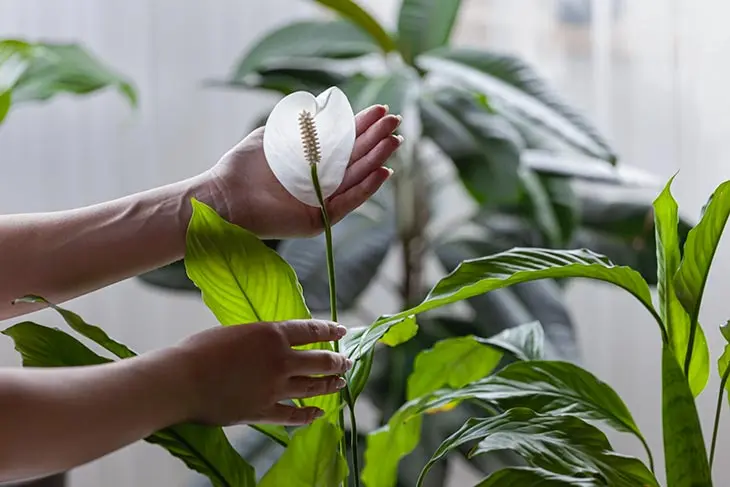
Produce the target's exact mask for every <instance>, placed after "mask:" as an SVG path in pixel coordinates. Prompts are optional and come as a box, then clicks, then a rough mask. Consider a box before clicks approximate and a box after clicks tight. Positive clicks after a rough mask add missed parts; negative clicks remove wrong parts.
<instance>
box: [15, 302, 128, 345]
mask: <svg viewBox="0 0 730 487" xmlns="http://www.w3.org/2000/svg"><path fill="white" fill-rule="evenodd" d="M16 301H17V302H24V303H39V304H44V305H46V306H48V307H50V308H51V309H53V310H54V311H56V312H58V314H60V315H61V317H62V318H63V319H64V321H65V322H66V324H67V325H68V326H70V327H71V329H72V330H74V331H76V332H77V333H79V334H80V335H83V336H85V337H86V338H88V339H89V340H92V341H94V342H96V343H97V344H99V345H100V346H102V347H104V348H105V349H106V350H108V351H110V352H111V353H113V354H114V355H116V356H117V357H119V358H131V357H134V356H136V355H137V354H136V353H135V352H133V351H132V350H130V349H129V347H127V346H126V345H123V344H121V343H119V342H117V341H115V340H113V339H112V338H110V337H109V335H107V334H106V332H105V331H104V330H102V329H101V328H99V327H98V326H94V325H90V324H88V323H87V322H86V321H84V319H83V318H82V317H81V316H79V315H77V314H76V313H74V312H73V311H69V310H67V309H64V308H62V307H60V306H56V305H55V304H53V303H50V302H49V301H48V300H46V299H45V298H42V297H41V296H34V295H29V296H24V297H22V298H20V299H17V300H16Z"/></svg>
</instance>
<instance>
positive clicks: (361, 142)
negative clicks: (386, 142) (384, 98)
mask: <svg viewBox="0 0 730 487" xmlns="http://www.w3.org/2000/svg"><path fill="white" fill-rule="evenodd" d="M401 121H403V119H402V118H401V116H400V115H386V116H385V117H383V118H381V119H380V120H378V121H377V122H375V123H374V124H373V125H371V126H370V128H368V129H367V130H366V131H365V132H364V133H363V134H362V135H359V136H358V137H357V139H356V140H355V146H354V147H353V149H352V155H351V156H350V164H351V165H352V164H355V163H357V160H358V159H360V158H361V157H363V156H364V155H366V154H367V153H368V152H370V151H371V150H373V147H375V146H376V145H378V143H380V141H382V140H383V139H385V138H386V137H388V136H389V135H390V134H392V133H393V131H394V130H395V129H397V128H398V125H400V123H401Z"/></svg>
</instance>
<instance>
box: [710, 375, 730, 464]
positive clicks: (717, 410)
mask: <svg viewBox="0 0 730 487" xmlns="http://www.w3.org/2000/svg"><path fill="white" fill-rule="evenodd" d="M729 375H730V367H728V368H727V370H725V373H724V374H723V376H722V380H721V381H720V392H719V393H718V394H717V407H716V408H715V425H714V426H713V427H712V446H711V447H710V468H712V461H713V460H714V459H715V446H717V430H718V428H719V427H720V413H721V412H722V396H723V394H724V393H725V384H726V383H727V379H728V376H729Z"/></svg>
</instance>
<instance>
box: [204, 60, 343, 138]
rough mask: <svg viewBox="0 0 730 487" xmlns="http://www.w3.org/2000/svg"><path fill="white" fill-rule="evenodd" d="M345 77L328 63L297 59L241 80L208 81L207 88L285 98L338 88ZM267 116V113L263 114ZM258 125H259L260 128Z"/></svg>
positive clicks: (261, 70) (261, 69) (280, 63)
mask: <svg viewBox="0 0 730 487" xmlns="http://www.w3.org/2000/svg"><path fill="white" fill-rule="evenodd" d="M347 80H348V76H347V75H345V74H343V73H342V72H340V70H339V69H336V67H335V66H333V65H332V61H331V60H326V59H321V58H297V59H292V60H285V61H281V62H277V63H275V67H273V68H260V69H259V70H257V71H256V72H253V73H249V74H247V75H245V76H243V77H241V78H235V79H230V80H224V81H219V80H210V81H208V82H206V85H207V86H211V87H216V88H230V89H234V90H235V89H243V90H250V89H254V88H259V89H263V90H270V91H275V92H277V93H281V94H282V95H288V94H290V93H293V92H295V91H308V92H310V93H315V94H318V93H321V92H323V91H325V90H326V89H327V88H329V87H331V86H336V85H340V84H342V83H345V82H346V81H347ZM267 115H268V113H267ZM263 121H264V122H265V121H266V117H264V120H263ZM260 125H262V124H259V125H258V126H260Z"/></svg>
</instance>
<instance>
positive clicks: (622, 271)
mask: <svg viewBox="0 0 730 487" xmlns="http://www.w3.org/2000/svg"><path fill="white" fill-rule="evenodd" d="M545 278H552V279H557V278H586V279H594V280H599V281H604V282H608V283H611V284H614V285H616V286H618V287H621V288H623V289H625V290H626V291H628V292H630V293H631V294H632V295H633V296H635V297H636V298H637V299H638V300H639V301H640V302H641V303H642V304H643V305H644V307H646V309H647V310H649V312H650V313H651V314H652V316H653V317H654V318H655V319H656V321H657V323H659V325H660V328H661V330H662V333H663V332H664V330H663V327H662V325H661V319H660V318H659V315H657V313H656V311H655V310H654V307H653V305H652V300H651V294H650V292H649V286H647V284H646V282H645V281H644V280H643V279H642V278H641V276H640V275H639V274H638V273H637V272H636V271H634V270H632V269H630V268H628V267H621V266H616V265H614V264H613V263H612V262H610V261H609V260H608V259H606V258H605V257H603V256H601V255H598V254H595V253H593V252H591V251H590V250H549V249H536V248H532V249H531V248H516V249H513V250H509V251H506V252H501V253H499V254H495V255H491V256H488V257H483V258H479V259H473V260H469V261H465V262H463V263H462V264H461V265H459V267H458V268H457V269H456V270H455V271H454V272H452V273H451V274H449V275H448V276H446V277H445V278H443V279H441V281H439V282H438V283H437V284H436V286H435V287H434V288H433V289H432V290H431V292H430V293H429V294H428V296H427V297H426V299H424V300H423V302H422V303H421V304H419V305H418V306H416V307H414V308H411V309H408V310H405V311H403V312H401V313H398V314H396V315H393V316H388V317H383V318H381V319H380V320H378V321H376V322H375V323H374V324H373V327H375V328H377V327H378V326H379V325H380V324H382V323H386V322H391V321H393V320H396V319H402V318H405V317H407V316H412V315H415V314H418V313H423V312H425V311H429V310H432V309H434V308H438V307H441V306H444V305H447V304H451V303H454V302H456V301H460V300H463V299H467V298H470V297H473V296H476V295H478V294H482V293H486V292H489V291H493V290H495V289H500V288H504V287H507V286H511V285H513V284H518V283H522V282H528V281H534V280H537V279H545Z"/></svg>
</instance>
